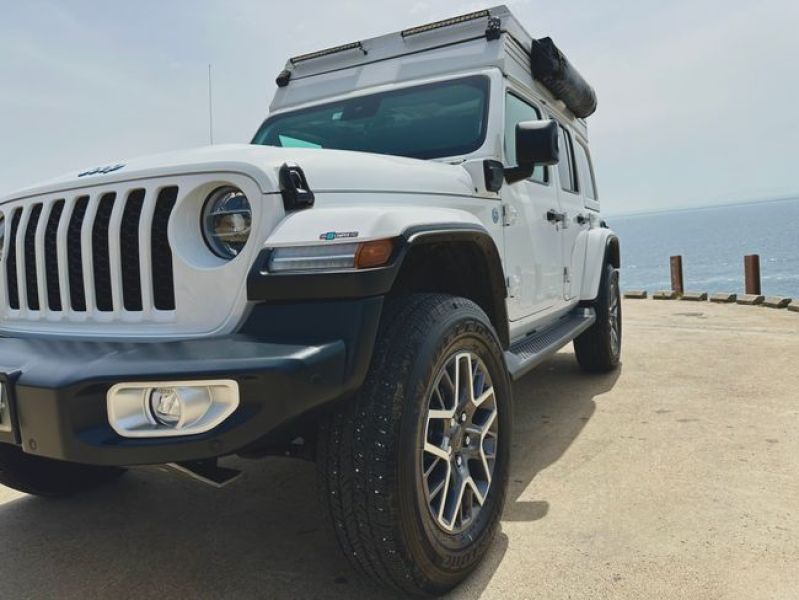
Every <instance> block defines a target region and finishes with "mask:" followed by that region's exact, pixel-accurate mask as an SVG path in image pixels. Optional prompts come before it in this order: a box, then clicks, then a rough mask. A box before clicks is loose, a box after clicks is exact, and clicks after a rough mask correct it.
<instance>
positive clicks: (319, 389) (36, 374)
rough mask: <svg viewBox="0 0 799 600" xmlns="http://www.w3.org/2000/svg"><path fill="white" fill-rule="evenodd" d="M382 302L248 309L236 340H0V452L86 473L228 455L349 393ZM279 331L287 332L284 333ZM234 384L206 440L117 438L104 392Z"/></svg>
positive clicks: (364, 363) (366, 353) (357, 381)
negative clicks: (9, 448)
mask: <svg viewBox="0 0 799 600" xmlns="http://www.w3.org/2000/svg"><path fill="white" fill-rule="evenodd" d="M381 306H382V298H379V297H376V298H370V299H364V300H353V301H329V302H318V303H299V304H290V305H272V306H269V305H259V306H257V307H256V309H255V310H254V312H253V314H252V315H251V316H250V319H249V320H248V322H247V323H246V324H245V326H244V327H243V328H242V331H241V332H240V333H238V334H236V335H233V336H228V337H224V338H214V339H197V340H187V341H167V342H138V343H129V342H100V341H77V340H74V339H70V340H52V339H50V340H42V339H22V338H0V379H3V380H4V382H3V383H4V385H5V388H6V389H5V391H6V394H5V397H6V401H7V403H8V407H9V409H10V410H9V411H8V412H9V413H10V414H9V415H8V417H10V419H7V420H10V423H5V425H6V427H5V429H6V430H5V431H4V430H2V429H3V428H0V442H4V443H13V444H17V445H20V446H21V447H22V449H23V450H24V451H25V452H26V453H29V454H34V455H38V456H44V457H49V458H55V459H60V460H66V461H71V462H78V463H85V464H96V465H118V466H129V465H142V464H161V463H167V462H180V461H189V460H198V459H203V458H212V457H216V456H222V455H226V454H232V453H235V452H237V451H240V450H242V449H244V448H247V447H250V446H252V445H254V444H257V443H258V442H259V440H263V439H264V438H265V437H268V436H269V435H270V434H271V433H274V432H276V431H280V430H283V429H286V428H290V426H291V424H292V423H294V422H296V421H297V420H298V419H300V418H302V417H303V416H307V415H309V414H313V413H314V411H316V410H319V409H320V408H323V407H324V406H325V405H326V404H328V403H331V402H333V401H335V400H336V399H338V398H341V397H342V396H345V395H346V394H347V393H349V392H351V391H353V390H355V389H357V387H359V386H360V384H361V382H362V380H363V377H364V376H365V372H366V369H367V368H368V361H369V356H370V355H371V350H372V346H373V344H374V338H375V336H376V332H377V325H378V322H379V315H380V309H381ZM289 332H290V333H289ZM188 379H191V380H203V379H233V380H235V381H237V382H238V385H239V391H240V404H239V406H238V408H237V409H236V411H235V412H234V413H233V414H232V415H231V416H230V417H229V418H228V419H227V420H225V421H224V422H222V423H221V424H220V425H219V426H217V427H216V428H215V429H212V430H211V431H208V432H205V433H202V434H197V435H192V436H180V437H171V438H138V439H133V438H124V437H121V436H120V435H119V434H117V433H116V432H115V431H114V430H113V429H112V428H111V425H110V424H109V422H108V415H107V408H106V394H107V392H108V389H109V388H110V387H111V386H112V385H114V384H115V383H119V382H121V381H128V382H130V381H141V382H147V381H159V380H161V381H163V380H188Z"/></svg>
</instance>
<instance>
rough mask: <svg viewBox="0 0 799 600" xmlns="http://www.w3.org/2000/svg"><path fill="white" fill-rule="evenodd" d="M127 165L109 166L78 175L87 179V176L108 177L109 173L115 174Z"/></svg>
mask: <svg viewBox="0 0 799 600" xmlns="http://www.w3.org/2000/svg"><path fill="white" fill-rule="evenodd" d="M124 166H125V165H123V164H116V165H108V166H106V167H97V168H95V169H91V170H90V171H83V173H78V177H86V176H87V175H106V174H108V173H113V172H114V171H119V170H120V169H121V168H122V167H124Z"/></svg>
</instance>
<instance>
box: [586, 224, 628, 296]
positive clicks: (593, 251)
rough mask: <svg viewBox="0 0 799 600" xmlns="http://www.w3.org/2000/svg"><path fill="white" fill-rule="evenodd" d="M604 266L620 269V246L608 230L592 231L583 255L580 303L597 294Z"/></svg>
mask: <svg viewBox="0 0 799 600" xmlns="http://www.w3.org/2000/svg"><path fill="white" fill-rule="evenodd" d="M606 264H611V265H613V266H614V267H615V268H616V269H619V268H621V244H620V242H619V237H618V236H617V235H616V234H615V233H614V232H613V231H611V230H610V229H604V228H601V229H593V230H591V231H590V232H589V234H588V245H587V248H586V254H585V271H584V275H583V283H582V286H581V290H580V301H581V302H591V301H593V300H594V299H595V298H596V296H597V294H598V293H599V282H600V281H601V280H602V271H603V268H604V266H605V265H606Z"/></svg>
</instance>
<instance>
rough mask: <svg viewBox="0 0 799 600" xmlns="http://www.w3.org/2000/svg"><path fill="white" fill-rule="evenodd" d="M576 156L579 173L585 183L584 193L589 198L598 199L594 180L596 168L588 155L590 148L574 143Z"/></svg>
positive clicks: (583, 186)
mask: <svg viewBox="0 0 799 600" xmlns="http://www.w3.org/2000/svg"><path fill="white" fill-rule="evenodd" d="M574 156H575V158H576V159H577V174H578V175H579V176H580V181H581V182H582V183H583V185H582V188H583V194H585V197H586V198H588V199H589V200H596V183H595V182H594V170H593V169H592V168H591V159H590V157H589V156H588V148H586V147H585V146H583V145H582V143H581V142H577V143H576V144H575V145H574Z"/></svg>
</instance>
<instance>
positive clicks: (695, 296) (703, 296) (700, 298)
mask: <svg viewBox="0 0 799 600" xmlns="http://www.w3.org/2000/svg"><path fill="white" fill-rule="evenodd" d="M680 300H689V301H691V302H706V301H707V292H685V293H684V294H683V295H682V298H680Z"/></svg>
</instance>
